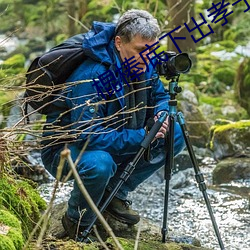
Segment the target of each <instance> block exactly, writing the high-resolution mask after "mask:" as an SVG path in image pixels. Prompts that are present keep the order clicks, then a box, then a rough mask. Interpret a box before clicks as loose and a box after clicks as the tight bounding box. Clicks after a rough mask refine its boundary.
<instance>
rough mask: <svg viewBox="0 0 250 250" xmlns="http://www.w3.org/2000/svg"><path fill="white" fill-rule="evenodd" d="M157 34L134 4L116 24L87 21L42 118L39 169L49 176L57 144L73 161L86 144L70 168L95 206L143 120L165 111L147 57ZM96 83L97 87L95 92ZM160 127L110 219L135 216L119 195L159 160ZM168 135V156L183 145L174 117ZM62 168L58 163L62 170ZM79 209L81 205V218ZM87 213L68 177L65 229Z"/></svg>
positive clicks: (72, 232)
mask: <svg viewBox="0 0 250 250" xmlns="http://www.w3.org/2000/svg"><path fill="white" fill-rule="evenodd" d="M159 33H160V29H159V26H158V23H157V20H156V19H155V18H153V16H152V15H151V14H149V13H148V12H147V11H142V10H130V11H127V12H126V13H124V14H123V15H122V16H121V17H120V19H119V21H118V23H117V25H114V24H110V23H100V22H94V24H93V28H92V30H91V31H89V32H88V33H87V34H86V37H85V40H84V42H83V47H84V48H85V50H86V55H87V59H86V60H84V61H83V63H82V64H81V65H80V66H79V67H78V68H77V69H76V70H75V71H74V72H73V74H72V75H71V76H70V77H69V79H68V81H67V82H68V83H69V84H68V88H67V89H65V90H64V91H62V93H61V94H62V97H60V98H59V99H58V100H57V101H56V102H55V104H54V106H55V108H54V109H53V111H51V113H50V114H49V115H48V116H47V125H46V126H45V128H44V142H43V143H44V145H45V147H44V149H43V151H42V159H43V162H44V165H45V167H46V169H47V170H48V171H49V172H50V173H51V174H52V175H53V176H55V175H56V172H57V167H58V163H59V159H60V152H61V151H62V149H63V148H64V145H65V143H67V147H68V148H69V149H70V151H71V156H72V159H73V160H74V161H75V160H76V159H77V158H78V156H79V154H80V153H81V151H82V149H83V147H85V146H86V148H85V151H84V153H83V154H81V157H80V158H78V160H77V162H78V163H77V166H76V167H77V171H78V173H79V175H80V177H81V179H82V181H83V183H84V185H85V187H86V189H87V190H88V192H89V194H90V196H91V197H92V199H93V201H94V202H95V204H96V205H97V206H98V205H99V204H100V203H101V201H102V199H105V198H106V197H107V196H108V193H109V192H110V191H112V189H113V188H114V187H115V186H116V184H117V183H118V181H119V177H120V175H121V173H122V171H123V170H124V168H125V167H126V165H127V163H128V162H130V161H131V160H132V159H133V157H134V156H135V154H136V153H137V151H138V150H139V149H140V143H141V142H142V141H143V139H144V138H145V136H146V130H145V125H146V123H147V120H148V119H149V118H150V117H153V118H154V120H157V118H158V117H159V115H160V113H161V112H162V111H168V108H169V107H168V100H169V95H168V93H167V92H166V91H165V90H164V87H163V84H162V82H161V81H160V80H159V77H158V75H157V73H156V72H155V70H154V67H153V65H151V64H150V63H149V58H148V57H147V54H149V52H150V50H151V49H152V48H151V47H153V45H154V44H155V43H156V42H157V36H158V35H159ZM130 58H133V59H134V60H135V63H138V64H137V66H136V68H135V69H134V70H136V74H135V71H133V70H130V72H128V68H129V65H128V63H127V64H126V63H125V62H127V61H128V59H130ZM131 71H132V72H131ZM124 72H126V74H123V73H124ZM105 73H109V74H111V73H113V76H115V79H113V78H108V79H110V81H106V82H104V81H103V82H101V81H100V79H101V78H100V77H101V76H104V75H105ZM124 76H126V77H124ZM97 79H99V80H97ZM83 80H86V81H83ZM79 81H81V82H79ZM100 89H102V90H105V91H104V92H100ZM104 97H105V98H104ZM104 99H106V100H104ZM62 110H67V111H65V112H62ZM167 130H168V121H167V119H166V121H165V122H164V123H163V125H162V127H161V128H160V130H159V132H158V133H157V134H156V137H155V140H154V142H153V143H152V145H151V153H150V159H149V160H145V159H144V158H142V159H141V160H140V161H139V163H138V164H137V166H136V169H135V170H134V172H133V173H132V175H131V176H130V177H129V179H128V180H127V181H126V182H125V183H124V184H123V185H122V187H121V188H120V190H119V191H118V193H117V194H116V197H115V198H114V199H113V200H112V202H111V203H110V205H109V206H108V208H107V209H106V211H107V212H108V213H109V214H110V215H112V216H113V217H114V218H116V219H117V220H119V221H122V222H124V223H127V224H131V225H133V224H136V223H138V222H139V220H140V216H139V215H138V213H137V212H135V211H133V210H132V209H131V208H130V205H131V202H129V201H128V200H127V196H128V193H129V192H131V191H133V190H135V188H136V187H137V186H138V185H139V184H140V183H142V182H143V181H144V180H146V179H147V178H148V177H149V176H151V175H152V174H153V173H154V172H155V171H156V170H158V169H159V168H160V167H162V166H163V165H164V163H165V161H164V156H165V150H166V149H165V148H164V137H165V134H166V132H167ZM174 138H175V148H174V152H175V155H176V154H178V153H179V152H180V151H181V150H182V149H183V148H184V140H183V137H182V133H181V130H180V126H179V124H178V123H176V125H175V135H174ZM69 170H70V168H69V166H68V164H67V163H66V164H65V166H64V169H63V176H65V175H67V174H68V172H69ZM82 211H85V212H84V214H83V216H82V215H81V212H82ZM93 217H94V213H93V212H92V211H91V209H90V208H89V206H88V204H87V202H86V200H85V198H84V197H83V195H82V194H81V192H80V190H79V188H78V185H77V183H76V182H75V183H74V188H73V190H72V192H71V197H70V199H69V201H68V210H67V213H66V214H65V215H64V217H63V219H62V223H63V226H64V228H65V231H66V232H67V233H68V235H69V236H70V237H71V238H73V239H75V238H76V236H78V237H81V232H82V231H83V230H84V229H85V228H86V227H87V226H88V225H89V224H90V223H91V222H92V220H93ZM79 220H80V230H79V232H78V234H77V230H76V228H77V224H78V223H79ZM76 234H77V235H76Z"/></svg>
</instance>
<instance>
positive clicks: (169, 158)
mask: <svg viewBox="0 0 250 250" xmlns="http://www.w3.org/2000/svg"><path fill="white" fill-rule="evenodd" d="M168 119H169V120H168V122H169V131H168V135H167V138H166V150H167V155H166V161H165V197H164V213H163V225H162V230H161V232H162V242H163V243H165V242H166V235H167V232H168V228H167V225H168V221H167V220H168V200H169V183H170V179H171V176H172V169H173V165H174V122H175V121H174V120H175V118H174V116H173V115H169V117H168Z"/></svg>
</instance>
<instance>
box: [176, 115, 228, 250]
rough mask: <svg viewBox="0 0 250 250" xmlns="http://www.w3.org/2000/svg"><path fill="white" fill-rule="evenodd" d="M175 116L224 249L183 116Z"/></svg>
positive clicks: (217, 235) (216, 232)
mask: <svg viewBox="0 0 250 250" xmlns="http://www.w3.org/2000/svg"><path fill="white" fill-rule="evenodd" d="M177 118H178V121H179V124H180V126H181V130H182V133H183V136H184V139H185V142H186V146H187V150H188V153H189V156H190V159H191V162H192V164H193V167H194V171H195V179H196V181H197V183H198V185H199V189H200V191H201V192H202V194H203V197H204V200H205V203H206V206H207V210H208V212H209V215H210V218H211V221H212V224H213V228H214V231H215V234H216V237H217V239H218V242H219V245H220V248H221V250H224V249H225V247H224V245H223V242H222V239H221V235H220V232H219V229H218V226H217V223H216V220H215V217H214V214H213V210H212V207H211V204H210V201H209V199H208V195H207V192H206V189H207V187H206V184H205V182H204V177H203V174H202V173H201V171H200V169H199V166H198V162H197V159H196V157H195V154H194V151H193V148H192V145H191V142H190V138H189V133H188V131H187V128H186V124H185V120H184V116H183V114H182V113H181V112H178V113H177Z"/></svg>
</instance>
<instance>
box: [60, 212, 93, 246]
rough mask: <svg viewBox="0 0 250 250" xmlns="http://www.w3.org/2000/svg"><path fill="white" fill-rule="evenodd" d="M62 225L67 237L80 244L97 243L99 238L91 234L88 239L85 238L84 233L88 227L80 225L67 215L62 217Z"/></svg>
mask: <svg viewBox="0 0 250 250" xmlns="http://www.w3.org/2000/svg"><path fill="white" fill-rule="evenodd" d="M62 225H63V228H64V230H65V232H66V235H65V236H68V237H69V238H70V239H73V240H75V241H79V242H85V243H91V242H94V241H97V238H96V237H95V236H93V235H92V234H90V235H89V236H88V237H87V238H86V239H85V238H83V235H82V234H83V232H84V230H85V229H86V227H83V226H80V225H78V223H76V222H75V221H73V220H72V219H71V218H69V217H68V215H67V213H65V214H64V216H63V217H62Z"/></svg>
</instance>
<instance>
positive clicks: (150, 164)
mask: <svg viewBox="0 0 250 250" xmlns="http://www.w3.org/2000/svg"><path fill="white" fill-rule="evenodd" d="M153 145H154V147H153V148H152V149H151V160H150V161H145V160H144V158H143V157H142V158H141V159H140V160H139V162H138V164H137V165H136V168H135V170H134V171H133V172H132V174H131V175H130V177H129V178H128V180H127V181H126V182H125V183H124V184H123V185H122V186H121V188H120V189H119V191H118V193H117V195H116V197H118V198H120V199H123V200H125V199H126V197H127V195H128V193H129V192H131V191H133V190H135V189H136V187H137V186H138V185H139V184H141V183H142V182H143V181H145V180H146V179H147V178H148V177H149V176H151V175H152V174H153V173H154V172H155V171H156V170H158V169H159V168H161V167H162V166H164V164H165V156H166V150H167V149H165V148H164V139H158V140H157V142H155V143H154V144H153ZM184 147H185V142H184V138H183V135H182V132H181V129H180V126H179V124H178V123H175V136H174V154H175V155H177V154H178V153H180V152H181V151H182V150H183V149H184ZM68 148H69V149H70V151H71V157H72V159H73V161H75V160H76V159H77V157H78V155H79V154H80V151H81V149H80V148H78V147H77V146H76V145H75V144H74V143H72V144H69V146H68ZM61 150H62V149H57V150H53V147H50V148H47V149H45V150H43V151H42V160H43V163H44V166H45V168H46V169H47V170H48V171H49V172H50V173H51V174H52V175H53V176H56V172H57V167H58V164H59V160H60V152H61ZM134 156H135V155H126V156H119V157H117V156H115V155H111V154H109V153H108V152H105V151H101V150H93V151H85V152H84V153H83V154H82V157H81V158H80V161H79V162H78V164H77V171H78V173H79V176H80V178H81V180H82V182H83V184H84V186H85V188H86V189H87V191H88V192H89V194H90V196H91V197H92V199H93V201H94V202H95V204H96V205H98V204H99V203H100V201H101V199H102V196H103V194H104V191H105V190H106V189H107V190H109V191H111V190H112V189H113V188H114V187H115V186H116V184H117V183H118V182H119V180H120V175H121V173H122V172H123V170H124V168H125V167H126V166H127V163H129V162H130V161H132V160H133V158H134ZM69 170H70V167H69V165H68V164H67V163H65V166H64V169H63V175H67V173H68V171H69ZM83 209H86V212H85V213H84V215H83V217H82V218H81V225H82V226H87V225H89V224H90V223H91V222H92V220H93V217H94V213H93V212H92V210H91V209H90V207H89V205H88V203H87V202H86V200H85V199H84V197H83V195H82V193H81V191H80V190H79V188H78V185H77V183H76V182H74V188H73V190H72V192H71V196H70V199H69V201H68V211H67V213H68V216H69V217H70V218H72V219H73V220H75V221H76V222H77V221H79V218H80V212H81V211H83Z"/></svg>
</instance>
